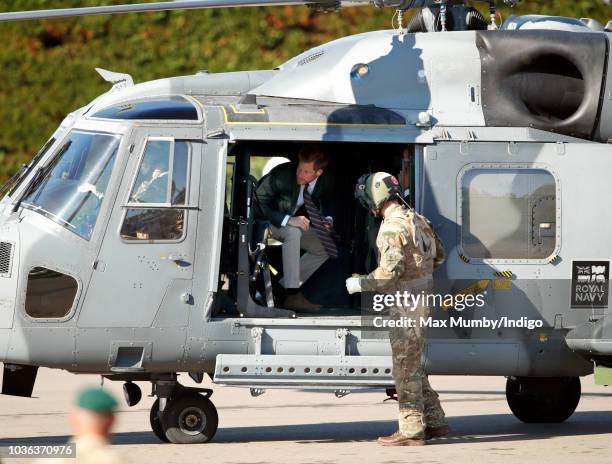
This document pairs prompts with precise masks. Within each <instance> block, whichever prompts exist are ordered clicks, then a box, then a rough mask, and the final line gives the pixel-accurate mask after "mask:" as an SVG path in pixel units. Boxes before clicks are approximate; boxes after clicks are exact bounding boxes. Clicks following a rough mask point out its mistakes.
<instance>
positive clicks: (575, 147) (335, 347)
mask: <svg viewBox="0 0 612 464" xmlns="http://www.w3.org/2000/svg"><path fill="white" fill-rule="evenodd" d="M303 3H306V4H310V5H312V6H313V7H316V8H319V9H323V10H334V9H337V8H340V7H341V6H342V5H345V4H346V3H344V2H343V3H342V4H341V3H338V2H335V1H333V2H327V1H322V2H317V1H313V2H310V1H307V2H303V1H292V0H289V1H273V0H272V1H267V0H263V1H252V0H251V1H242V0H238V1H236V0H214V1H211V0H204V1H195V0H194V1H181V2H164V3H152V4H137V5H121V6H108V7H96V8H77V9H64V10H45V11H36V12H22V13H2V14H0V21H10V20H23V19H38V18H55V17H63V16H78V15H87V14H97V13H120V12H130V11H150V10H158V9H164V10H171V9H185V8H207V7H221V6H248V5H250V6H253V5H264V4H265V5H281V4H282V5H285V4H303ZM349 3H350V2H349ZM372 3H373V4H374V5H375V6H378V7H391V8H395V9H397V10H398V16H399V23H400V25H399V26H398V28H397V29H395V30H385V31H376V32H369V33H364V34H359V35H355V36H350V37H345V38H342V39H339V40H335V41H333V42H331V43H327V44H325V45H321V46H319V47H316V48H314V49H312V50H309V51H307V52H305V53H303V54H301V55H299V56H297V57H295V58H293V59H291V60H289V61H288V62H286V63H284V64H283V65H281V66H279V67H278V68H276V69H274V70H268V71H245V72H235V73H220V74H210V73H205V72H202V73H198V74H196V75H192V76H182V77H174V78H170V79H162V80H156V81H151V82H145V83H141V84H135V83H134V82H133V79H132V78H131V77H130V76H129V75H126V74H120V73H114V72H109V71H105V70H98V71H99V73H100V74H101V75H102V77H103V78H104V79H106V80H107V81H109V82H110V83H112V84H113V85H112V88H111V89H110V90H109V91H108V92H107V93H105V94H103V95H101V96H99V97H98V98H96V99H95V100H94V101H92V102H91V103H90V104H88V105H86V106H85V107H83V108H80V109H78V110H76V111H75V112H73V113H72V114H70V115H69V116H68V117H67V118H66V119H65V120H64V121H63V122H62V123H61V125H60V127H59V129H58V130H57V131H56V132H55V133H54V134H53V136H52V137H51V138H50V139H49V141H48V142H47V143H46V144H45V145H44V146H43V148H42V149H41V150H40V152H39V153H38V154H37V155H36V156H35V157H34V159H32V161H31V162H30V163H29V164H28V165H26V166H24V167H23V169H22V170H21V171H19V172H18V173H17V174H16V175H15V177H14V178H13V179H12V180H11V181H10V182H9V183H8V184H7V185H6V186H5V187H4V189H3V194H4V198H3V199H2V201H1V203H0V208H1V213H0V295H1V296H0V360H2V361H3V362H4V376H3V385H2V393H4V394H8V395H19V396H31V393H32V389H33V386H34V383H35V379H36V373H37V369H38V367H39V366H44V367H50V368H58V369H66V370H68V371H70V372H73V373H97V374H100V375H102V376H104V377H105V378H106V379H110V380H115V381H122V382H125V386H124V390H125V393H126V399H127V401H128V404H129V405H134V404H136V403H137V402H138V401H139V400H140V397H141V392H140V389H139V388H138V387H137V386H136V384H134V383H133V382H135V381H150V382H151V383H152V387H153V394H155V395H156V396H157V398H158V400H156V401H155V403H154V405H153V407H152V409H151V427H152V429H153V431H154V433H155V434H156V435H157V436H158V437H159V438H160V439H161V440H164V441H171V442H174V443H201V442H206V441H209V440H210V439H212V437H213V435H214V434H215V431H216V429H217V412H216V410H215V407H214V405H213V403H212V402H211V400H210V395H211V394H212V390H210V389H206V388H187V387H184V386H182V385H181V384H180V383H179V382H178V379H177V375H178V373H189V375H190V376H191V377H192V378H193V379H194V380H196V381H197V382H201V381H202V380H203V377H204V375H205V374H208V375H209V376H210V377H211V378H212V379H213V380H214V382H215V383H219V384H224V385H234V386H247V387H251V388H252V390H251V391H252V393H253V395H258V394H260V393H262V392H263V390H264V389H266V388H275V387H309V388H329V389H332V390H335V393H336V395H337V396H342V395H344V394H346V393H348V392H349V391H350V390H351V389H355V388H361V387H379V388H381V389H384V388H391V387H392V386H393V381H392V377H391V362H390V346H389V342H388V340H387V339H385V338H384V337H380V336H377V333H375V331H373V330H372V327H371V326H368V324H367V318H362V317H361V316H360V313H359V311H358V306H359V305H358V304H357V305H355V302H349V303H348V304H346V301H345V302H344V303H336V302H334V300H333V298H332V297H330V296H329V295H328V296H327V297H328V303H327V304H325V305H324V306H325V307H324V309H322V310H321V311H320V312H319V313H318V314H312V313H309V314H300V313H299V312H295V311H288V310H286V309H284V308H282V305H281V304H280V303H279V299H278V297H277V292H278V277H279V276H277V275H274V274H275V272H277V269H278V271H281V269H280V268H279V266H278V264H276V261H278V260H276V261H275V255H276V257H278V247H277V246H275V244H274V243H273V242H272V241H271V240H268V239H267V235H266V230H267V224H266V222H265V221H262V220H261V219H257V218H256V216H255V209H256V208H257V198H256V195H255V193H254V191H255V187H256V184H257V181H258V180H257V179H255V178H254V176H253V171H252V169H251V166H252V162H253V161H254V160H258V159H261V157H271V156H285V157H288V158H290V159H292V160H294V159H295V157H296V154H297V152H298V150H299V149H300V147H302V146H304V145H306V144H312V143H317V144H320V145H321V146H322V147H324V149H325V151H326V152H327V153H328V155H329V156H330V158H331V165H330V167H329V169H330V170H335V172H336V173H337V174H341V175H338V176H337V179H338V182H337V195H338V198H339V200H341V201H342V202H343V203H342V204H343V205H345V207H344V208H343V210H342V211H341V213H340V215H339V217H337V218H335V222H334V223H335V227H336V228H337V232H338V233H339V235H340V237H341V241H342V243H343V244H344V245H345V246H346V249H347V250H348V256H349V258H350V259H349V262H350V265H349V266H348V267H347V268H339V267H338V265H337V264H336V263H333V262H331V261H330V262H329V263H326V265H324V266H323V267H322V268H321V275H320V276H318V277H317V275H316V274H315V275H314V276H313V277H312V282H310V281H309V282H307V283H306V284H305V285H309V286H310V287H309V289H308V288H307V289H305V291H310V296H311V297H312V298H313V299H314V300H316V298H317V297H320V298H321V301H322V300H323V299H324V296H325V295H324V294H325V293H326V292H327V293H329V290H330V289H332V290H333V289H340V290H341V291H343V288H344V287H343V285H344V278H345V277H346V276H347V275H350V273H351V272H353V271H355V272H363V271H367V270H368V267H370V268H371V262H368V260H367V256H368V255H369V254H370V251H371V248H372V243H371V242H369V241H368V240H367V238H366V235H367V234H366V233H364V227H363V224H364V221H365V218H364V212H363V211H361V210H360V209H359V208H358V207H357V206H356V205H355V199H354V197H353V187H354V183H355V180H356V179H357V178H358V177H359V176H360V175H361V174H362V173H363V172H366V171H368V170H372V171H374V170H386V171H389V172H394V173H398V174H399V178H400V180H401V182H402V185H403V187H404V188H405V189H406V190H407V191H408V190H409V191H410V195H409V197H408V198H409V201H410V203H411V204H412V205H413V206H414V207H415V208H416V209H417V210H420V211H422V212H423V213H424V214H425V215H426V216H428V217H429V218H430V219H431V221H432V223H433V224H434V226H435V227H436V230H437V232H438V234H439V235H440V237H441V240H442V241H443V242H444V244H445V247H446V250H447V254H448V257H447V260H446V262H445V263H444V264H443V265H442V266H441V267H440V268H439V269H438V270H437V272H436V279H437V280H439V281H441V282H446V283H447V284H448V285H449V289H450V290H451V291H452V292H454V293H453V294H454V295H456V296H457V295H459V296H460V295H470V294H472V295H476V294H478V295H483V296H484V301H485V305H484V307H482V308H479V309H477V310H473V311H467V310H463V311H461V310H462V308H460V307H458V306H457V305H456V304H455V306H454V307H446V308H444V310H442V309H440V310H436V311H435V312H434V320H435V321H437V322H436V323H435V324H434V327H438V328H433V329H432V330H431V331H430V333H429V340H428V347H427V352H426V356H427V359H426V369H427V371H428V372H429V373H430V374H457V375H470V374H471V375H498V376H507V377H508V383H507V392H506V393H507V399H508V403H509V405H510V408H511V409H512V411H513V413H514V414H515V415H516V416H517V417H518V418H519V419H521V420H523V421H525V422H561V421H564V420H565V419H567V418H568V417H569V416H570V415H571V414H572V413H573V411H574V409H575V408H576V406H577V404H578V401H579V398H580V381H579V377H580V376H584V375H588V374H590V373H592V372H593V371H594V368H595V371H596V378H597V380H598V381H600V382H602V383H609V382H610V381H612V380H610V372H611V371H610V369H609V368H612V318H611V316H609V312H608V305H609V290H610V283H609V277H610V257H611V256H612V247H611V245H610V241H609V238H610V236H611V235H612V218H610V216H609V215H608V214H606V209H605V207H603V206H602V205H603V204H605V202H606V200H607V199H609V198H611V197H612V182H610V180H609V173H610V172H612V145H610V143H609V142H610V141H611V140H612V77H611V76H612V74H611V73H609V68H610V65H611V62H610V60H611V58H610V56H611V55H610V45H611V42H612V26H611V23H608V24H607V25H606V26H604V25H602V24H599V23H598V22H596V21H593V20H588V19H582V20H578V19H571V18H561V17H554V16H520V17H519V16H514V17H511V18H509V19H508V20H506V21H505V22H504V23H503V24H501V25H498V24H496V23H495V18H496V6H495V2H488V3H489V7H490V9H489V12H490V19H487V18H485V16H483V15H482V14H481V13H479V12H478V10H476V9H474V8H472V7H470V6H469V5H467V4H466V3H464V2H457V1H453V2H451V1H443V0H439V1H432V0H413V1H410V0H375V1H374V2H372ZM506 3H508V2H506ZM510 3H515V2H514V1H512V2H510ZM413 9H414V10H415V12H414V14H413V15H412V17H411V18H410V20H409V22H408V25H407V26H404V25H403V24H402V23H403V15H404V12H406V11H408V10H413ZM326 266H327V268H326V269H324V268H325V267H326ZM279 275H280V274H279ZM329 301H331V303H330V302H329ZM351 303H352V304H351ZM458 315H462V320H465V321H467V323H465V324H464V323H463V322H462V323H461V325H460V326H452V325H451V326H449V327H446V328H445V327H444V325H445V324H447V323H448V324H450V323H451V321H452V320H454V318H455V317H457V316H458ZM487 320H488V321H505V322H504V323H503V324H501V322H500V323H499V325H498V326H496V328H495V330H491V328H490V327H488V326H486V325H485V324H486V321H487ZM479 321H482V322H480V323H479ZM479 324H480V325H479Z"/></svg>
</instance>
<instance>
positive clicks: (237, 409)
mask: <svg viewBox="0 0 612 464" xmlns="http://www.w3.org/2000/svg"><path fill="white" fill-rule="evenodd" d="M99 379H100V378H99V377H96V376H89V375H79V376H77V375H73V374H70V373H66V372H60V371H52V370H48V369H41V370H40V372H39V377H38V381H37V384H36V387H35V389H34V396H35V398H14V397H8V396H2V395H0V445H3V446H6V445H14V444H41V443H45V444H56V443H63V442H66V441H67V440H68V437H69V436H70V427H69V425H68V421H67V415H68V412H69V411H70V408H71V407H72V401H73V398H74V396H75V393H76V392H77V391H78V389H79V388H81V387H83V386H85V385H92V384H93V385H95V384H99V381H100V380H99ZM180 380H181V382H182V383H185V384H192V382H191V380H190V379H189V378H188V377H187V376H186V375H182V376H181V377H180ZM431 381H432V384H433V386H434V388H436V389H438V391H439V392H440V397H441V400H442V404H443V406H444V408H445V410H446V412H447V415H448V416H449V420H450V423H451V426H452V428H453V432H452V434H451V435H450V436H449V437H446V438H443V439H437V440H432V441H430V442H429V443H430V444H428V446H425V447H419V448H388V447H381V446H379V445H377V444H376V442H375V440H376V438H377V437H378V436H380V435H386V434H390V433H392V432H393V431H395V425H396V423H395V418H396V413H397V404H396V403H395V402H392V401H387V402H383V400H384V398H385V395H384V392H382V391H365V392H355V393H352V394H350V395H349V396H346V397H344V398H341V399H338V398H335V397H334V396H333V394H332V393H331V392H325V393H322V392H314V391H297V390H268V391H267V392H266V394H264V395H263V396H260V397H258V398H252V397H251V396H250V393H249V390H248V389H242V388H229V387H225V388H224V387H217V386H214V385H212V388H214V390H215V392H214V394H213V396H212V400H213V402H214V403H215V404H216V406H217V408H218V410H219V430H218V432H217V435H216V436H215V438H214V440H213V442H211V443H208V444H204V445H172V444H162V443H160V442H159V441H158V439H157V438H156V437H155V436H154V435H153V433H152V432H151V431H150V429H149V422H148V415H149V407H150V405H151V404H152V402H153V398H149V397H147V396H146V395H147V394H148V393H149V392H150V387H149V385H148V384H146V383H141V384H140V385H141V387H142V388H143V399H142V401H141V402H140V404H138V405H137V406H135V407H133V408H128V407H127V406H125V403H123V402H122V406H121V408H120V410H119V413H118V420H117V425H116V428H115V434H114V436H113V442H114V445H113V446H114V447H115V449H116V450H117V452H118V453H120V454H121V455H123V456H124V457H125V458H126V459H127V460H128V462H134V463H145V462H146V463H149V462H151V463H153V462H155V463H158V462H159V463H185V462H207V463H232V464H234V463H235V464H238V463H252V464H259V463H283V464H287V463H313V464H315V463H316V464H319V463H359V464H361V463H380V464H393V463H402V462H418V463H419V464H433V463H452V464H464V463H466V464H468V463H469V464H472V463H474V462H495V463H521V464H523V463H531V462H533V463H536V462H537V463H555V464H564V463H575V462H579V461H581V462H582V461H584V462H588V463H589V464H594V463H610V462H612V412H611V411H610V409H611V407H612V396H611V395H612V390H611V389H608V388H606V387H600V386H596V385H594V384H593V378H592V377H586V378H583V379H582V388H583V396H582V399H581V401H580V404H579V405H578V409H577V411H576V413H574V415H573V416H572V417H571V418H570V419H569V420H568V421H567V422H565V423H563V424H552V425H551V424H546V425H526V424H523V423H521V422H519V421H518V420H517V419H516V418H514V416H513V415H512V414H511V413H510V410H509V408H508V406H507V404H506V399H505V394H504V385H505V379H503V378H498V377H491V378H489V377H450V376H448V377H446V376H439V377H432V378H431ZM204 384H206V385H207V386H211V384H210V382H209V381H205V382H204ZM105 388H109V389H110V390H111V391H112V392H114V393H115V394H116V395H117V396H119V397H122V393H121V391H122V390H121V384H120V383H117V382H108V381H107V382H106V383H105ZM5 462H6V463H9V464H13V463H15V464H16V463H18V462H26V461H22V460H18V459H10V460H5ZM49 462H51V463H52V462H53V461H52V460H50V461H49Z"/></svg>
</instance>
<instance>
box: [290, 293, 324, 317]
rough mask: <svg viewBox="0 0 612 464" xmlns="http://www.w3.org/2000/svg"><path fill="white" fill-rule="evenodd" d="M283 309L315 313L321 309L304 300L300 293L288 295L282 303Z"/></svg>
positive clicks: (319, 306)
mask: <svg viewBox="0 0 612 464" xmlns="http://www.w3.org/2000/svg"><path fill="white" fill-rule="evenodd" d="M283 307H284V308H285V309H293V310H294V311H304V312H308V311H315V310H317V309H321V305H318V304H314V303H311V302H310V301H308V300H307V299H306V297H305V296H304V294H303V293H302V292H298V293H295V294H293V295H288V296H287V297H286V298H285V301H284V302H283Z"/></svg>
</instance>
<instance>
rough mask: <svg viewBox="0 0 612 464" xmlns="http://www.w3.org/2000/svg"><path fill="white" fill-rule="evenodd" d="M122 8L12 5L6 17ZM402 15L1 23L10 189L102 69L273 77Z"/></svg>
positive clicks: (291, 12) (206, 15) (76, 2)
mask: <svg viewBox="0 0 612 464" xmlns="http://www.w3.org/2000/svg"><path fill="white" fill-rule="evenodd" d="M122 3H127V1H126V0H118V1H106V2H104V1H99V0H98V1H94V0H73V1H67V0H12V1H11V2H10V6H2V7H0V9H1V10H2V11H16V10H30V9H43V8H61V7H76V6H94V5H101V4H122ZM141 3H146V2H142V1H141ZM542 3H544V4H545V6H543V5H542ZM477 5H482V4H477ZM525 11H531V12H535V13H547V14H561V15H568V16H572V17H582V16H590V17H593V18H596V19H599V20H600V21H604V22H605V21H607V19H606V17H607V16H608V15H609V7H606V6H605V5H604V3H603V2H602V1H599V0H596V1H575V0H564V1H561V0H559V1H555V2H536V1H529V2H524V3H523V4H522V6H521V7H520V8H517V10H516V12H517V13H523V12H525ZM503 13H504V15H507V14H508V11H507V9H504V10H503ZM392 14H393V11H392V10H390V9H385V10H377V9H375V8H372V7H359V8H346V9H344V10H343V11H342V12H340V13H328V14H324V13H317V12H314V11H312V10H311V9H309V8H307V7H268V8H242V9H237V8H236V9H225V10H222V9H213V10H190V11H174V12H154V13H133V14H123V15H114V16H109V15H101V16H91V17H80V18H70V19H61V20H45V21H28V22H15V23H0V43H1V44H2V48H1V52H0V86H1V87H0V125H1V131H0V180H2V179H6V177H7V176H9V175H10V174H11V173H12V172H14V171H15V170H16V169H17V168H18V167H19V166H20V165H21V164H22V163H23V162H25V161H27V160H28V159H30V158H31V157H32V155H33V154H34V153H35V152H36V151H37V150H38V148H39V147H40V146H41V145H42V143H44V141H45V140H46V139H47V138H48V137H49V135H50V134H51V133H52V132H53V130H54V129H55V128H56V127H57V125H58V124H59V122H60V121H61V120H62V119H63V117H64V116H65V115H66V114H67V113H69V112H70V111H72V110H74V109H76V108H78V107H80V106H82V105H84V104H85V103H87V102H88V101H90V100H92V99H93V98H94V97H95V96H96V95H98V94H100V93H102V92H105V91H106V90H107V89H108V87H109V84H108V83H107V82H104V81H103V80H102V79H101V78H100V77H99V76H98V75H97V73H95V71H94V68H95V67H102V68H105V69H110V70H113V71H118V72H126V73H129V74H131V75H132V76H133V77H134V79H135V81H136V82H142V81H147V80H151V79H157V78H161V77H167V76H174V75H184V74H193V73H194V72H196V71H198V70H202V69H208V70H210V71H213V72H222V71H236V70H245V69H270V68H273V67H275V66H277V65H278V64H280V63H282V62H284V61H286V60H287V59H289V58H291V57H292V56H295V55H297V54H298V53H300V52H302V51H304V50H306V49H308V48H310V47H313V46H316V45H318V44H321V43H324V42H327V41H330V40H333V39H335V38H338V37H342V36H344V35H348V34H354V33H358V32H364V31H370V30H376V29H386V28H389V27H390V25H391V16H392Z"/></svg>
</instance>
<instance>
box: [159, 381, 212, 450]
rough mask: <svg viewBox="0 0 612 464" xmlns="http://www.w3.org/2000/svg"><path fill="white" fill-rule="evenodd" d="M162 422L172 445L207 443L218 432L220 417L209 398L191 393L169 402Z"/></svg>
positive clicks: (162, 416) (162, 415)
mask: <svg viewBox="0 0 612 464" xmlns="http://www.w3.org/2000/svg"><path fill="white" fill-rule="evenodd" d="M161 422H162V425H163V428H164V431H165V433H166V437H167V438H168V440H170V442H172V443H180V444H193V443H207V442H209V441H210V440H211V439H212V438H213V437H214V435H215V433H216V432H217V427H218V425H219V416H218V415H217V409H216V408H215V406H214V405H213V404H212V402H211V401H210V400H209V399H208V398H206V397H204V396H202V395H200V394H199V393H194V392H189V393H185V394H182V395H179V396H177V397H176V398H172V399H170V401H168V404H167V405H166V409H165V410H164V412H163V413H162V414H161Z"/></svg>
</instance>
